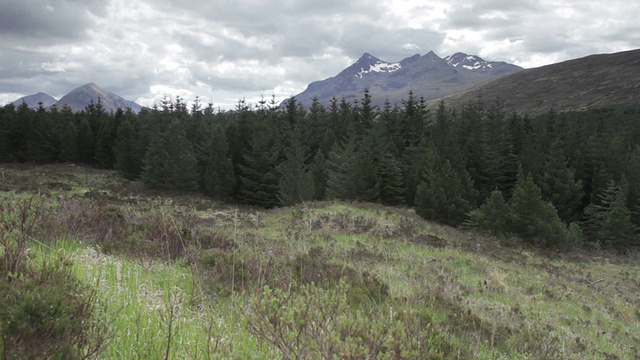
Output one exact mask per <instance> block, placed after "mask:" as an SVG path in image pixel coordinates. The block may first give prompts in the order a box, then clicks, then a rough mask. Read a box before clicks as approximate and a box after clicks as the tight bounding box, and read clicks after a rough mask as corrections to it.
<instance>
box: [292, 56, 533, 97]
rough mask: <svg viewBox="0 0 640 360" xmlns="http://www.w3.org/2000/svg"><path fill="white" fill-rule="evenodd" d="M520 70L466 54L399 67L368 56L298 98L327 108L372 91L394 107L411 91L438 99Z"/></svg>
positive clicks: (415, 58)
mask: <svg viewBox="0 0 640 360" xmlns="http://www.w3.org/2000/svg"><path fill="white" fill-rule="evenodd" d="M520 70H522V68H521V67H519V66H515V65H511V64H507V63H505V62H492V61H485V60H483V59H482V58H480V57H479V56H475V55H467V54H463V53H456V54H453V55H451V56H447V57H446V58H444V59H443V58H440V57H439V56H438V55H436V54H435V53H433V52H432V51H431V52H429V53H427V54H425V55H423V56H420V55H419V54H416V55H414V56H411V57H408V58H406V59H403V60H402V61H400V62H397V63H390V62H386V61H382V60H380V59H378V58H376V57H375V56H373V55H371V54H368V53H365V54H364V55H362V57H360V59H358V61H356V62H355V63H354V64H353V65H351V66H349V67H348V68H346V69H344V70H343V71H341V72H340V73H339V74H338V75H336V76H334V77H331V78H328V79H326V80H321V81H316V82H313V83H311V84H309V86H308V87H307V89H306V90H305V91H303V92H302V93H300V94H298V95H295V98H296V100H297V101H298V102H300V103H301V104H303V105H305V106H309V105H310V104H311V102H312V101H313V98H316V97H317V98H318V100H320V102H322V103H324V104H327V103H329V101H330V100H331V98H332V97H336V98H338V99H341V98H343V97H344V98H345V99H346V100H347V101H353V100H356V99H360V98H362V94H363V91H364V89H369V93H370V94H371V96H372V102H373V103H374V104H375V105H379V106H381V105H383V104H384V103H385V102H386V101H387V100H389V102H390V103H392V104H393V103H400V101H401V100H402V99H406V97H407V94H408V92H409V91H410V90H411V91H413V93H414V94H415V95H416V96H417V97H420V96H422V97H424V98H425V99H426V100H429V99H436V98H440V97H443V96H445V95H449V94H453V93H455V92H458V91H461V90H464V89H467V88H470V87H472V86H474V85H476V84H478V83H481V82H484V81H488V80H492V79H495V78H497V77H500V76H504V75H506V74H511V73H514V72H518V71H520ZM286 101H287V100H285V103H286Z"/></svg>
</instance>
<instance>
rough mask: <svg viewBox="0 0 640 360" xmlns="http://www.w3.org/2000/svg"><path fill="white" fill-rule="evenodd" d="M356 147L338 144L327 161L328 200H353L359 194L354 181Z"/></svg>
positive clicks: (350, 143) (348, 144)
mask: <svg viewBox="0 0 640 360" xmlns="http://www.w3.org/2000/svg"><path fill="white" fill-rule="evenodd" d="M354 159H355V145H354V143H353V142H349V143H347V144H346V146H344V147H342V146H340V145H338V144H336V145H335V146H334V147H333V149H332V150H331V152H329V159H327V173H328V177H327V198H328V199H342V200H346V199H353V198H354V197H355V194H356V192H357V190H356V188H355V186H356V184H355V182H354V181H353V172H352V170H353V162H354Z"/></svg>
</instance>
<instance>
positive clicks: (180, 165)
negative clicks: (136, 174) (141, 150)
mask: <svg viewBox="0 0 640 360" xmlns="http://www.w3.org/2000/svg"><path fill="white" fill-rule="evenodd" d="M197 165H198V163H197V160H196V158H195V156H194V155H193V149H192V148H191V144H189V141H188V140H187V136H186V134H185V132H184V130H183V129H182V127H181V125H180V123H179V122H177V121H173V122H172V123H171V125H170V126H169V128H168V129H167V131H166V132H164V133H160V134H159V135H157V136H156V137H155V138H154V139H152V140H151V143H150V145H149V149H148V150H147V153H146V155H145V158H144V168H143V169H144V171H143V173H142V181H143V182H144V184H145V185H146V186H147V187H149V188H155V189H179V190H194V189H196V188H197V187H198V172H197Z"/></svg>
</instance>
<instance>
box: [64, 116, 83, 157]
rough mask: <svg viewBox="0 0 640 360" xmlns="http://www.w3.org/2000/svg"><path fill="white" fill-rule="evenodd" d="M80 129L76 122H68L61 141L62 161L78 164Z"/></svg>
mask: <svg viewBox="0 0 640 360" xmlns="http://www.w3.org/2000/svg"><path fill="white" fill-rule="evenodd" d="M77 141H78V129H77V128H76V124H75V122H74V121H68V122H67V123H66V126H65V128H64V132H63V133H62V137H61V139H60V142H61V146H60V160H61V161H63V162H71V163H72V162H76V161H78V159H79V155H78V144H77Z"/></svg>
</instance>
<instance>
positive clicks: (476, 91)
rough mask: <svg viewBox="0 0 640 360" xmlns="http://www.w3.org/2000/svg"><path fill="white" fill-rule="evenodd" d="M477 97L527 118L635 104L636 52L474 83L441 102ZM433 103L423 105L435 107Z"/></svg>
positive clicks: (639, 88)
mask: <svg viewBox="0 0 640 360" xmlns="http://www.w3.org/2000/svg"><path fill="white" fill-rule="evenodd" d="M478 96H482V97H483V98H484V99H485V101H493V100H494V99H500V100H501V101H502V102H503V105H504V108H505V110H506V111H508V112H512V111H518V112H520V113H524V114H529V115H531V116H535V115H540V114H544V113H546V112H549V111H550V110H553V111H556V112H566V111H580V110H586V109H597V108H603V107H611V106H629V105H636V106H637V105H638V104H640V49H639V50H631V51H624V52H618V53H614V54H596V55H590V56H587V57H583V58H579V59H573V60H568V61H563V62H560V63H556V64H551V65H547V66H542V67H538V68H532V69H526V70H523V71H519V72H517V73H514V74H511V75H507V76H504V77H501V78H499V79H495V80H493V81H489V82H486V83H482V84H479V85H477V86H475V87H473V88H470V89H467V90H465V91H462V92H459V93H456V94H452V95H449V96H446V97H444V98H443V100H444V102H445V104H446V105H447V107H460V106H462V105H464V104H466V103H468V102H469V101H473V100H474V99H477V98H478ZM437 102H438V101H437V100H436V101H432V102H430V103H429V105H431V106H436V105H437Z"/></svg>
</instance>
